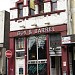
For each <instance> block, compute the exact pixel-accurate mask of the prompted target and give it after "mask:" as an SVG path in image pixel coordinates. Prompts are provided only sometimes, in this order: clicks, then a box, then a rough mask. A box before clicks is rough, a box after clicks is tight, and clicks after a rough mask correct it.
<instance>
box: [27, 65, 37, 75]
mask: <svg viewBox="0 0 75 75" xmlns="http://www.w3.org/2000/svg"><path fill="white" fill-rule="evenodd" d="M28 75H37V64H28Z"/></svg>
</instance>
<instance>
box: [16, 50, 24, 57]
mask: <svg viewBox="0 0 75 75" xmlns="http://www.w3.org/2000/svg"><path fill="white" fill-rule="evenodd" d="M24 55H25V52H24V51H18V52H16V57H24Z"/></svg>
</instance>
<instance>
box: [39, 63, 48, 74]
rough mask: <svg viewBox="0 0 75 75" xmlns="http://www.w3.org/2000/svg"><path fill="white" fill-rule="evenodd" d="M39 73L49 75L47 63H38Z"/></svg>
mask: <svg viewBox="0 0 75 75" xmlns="http://www.w3.org/2000/svg"><path fill="white" fill-rule="evenodd" d="M38 72H39V75H47V64H46V63H44V64H38Z"/></svg>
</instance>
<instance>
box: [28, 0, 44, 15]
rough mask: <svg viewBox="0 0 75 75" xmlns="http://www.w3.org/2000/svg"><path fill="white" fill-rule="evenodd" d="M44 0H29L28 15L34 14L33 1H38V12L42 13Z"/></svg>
mask: <svg viewBox="0 0 75 75" xmlns="http://www.w3.org/2000/svg"><path fill="white" fill-rule="evenodd" d="M43 1H44V0H29V1H28V4H29V15H34V14H35V3H36V2H37V3H38V13H39V14H40V13H43V12H44V2H43Z"/></svg>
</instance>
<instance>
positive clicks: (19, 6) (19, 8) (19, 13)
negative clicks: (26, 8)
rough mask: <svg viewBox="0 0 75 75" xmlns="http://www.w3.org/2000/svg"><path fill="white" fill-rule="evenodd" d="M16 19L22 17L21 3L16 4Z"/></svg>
mask: <svg viewBox="0 0 75 75" xmlns="http://www.w3.org/2000/svg"><path fill="white" fill-rule="evenodd" d="M17 6H18V17H23V3H18V4H17Z"/></svg>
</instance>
